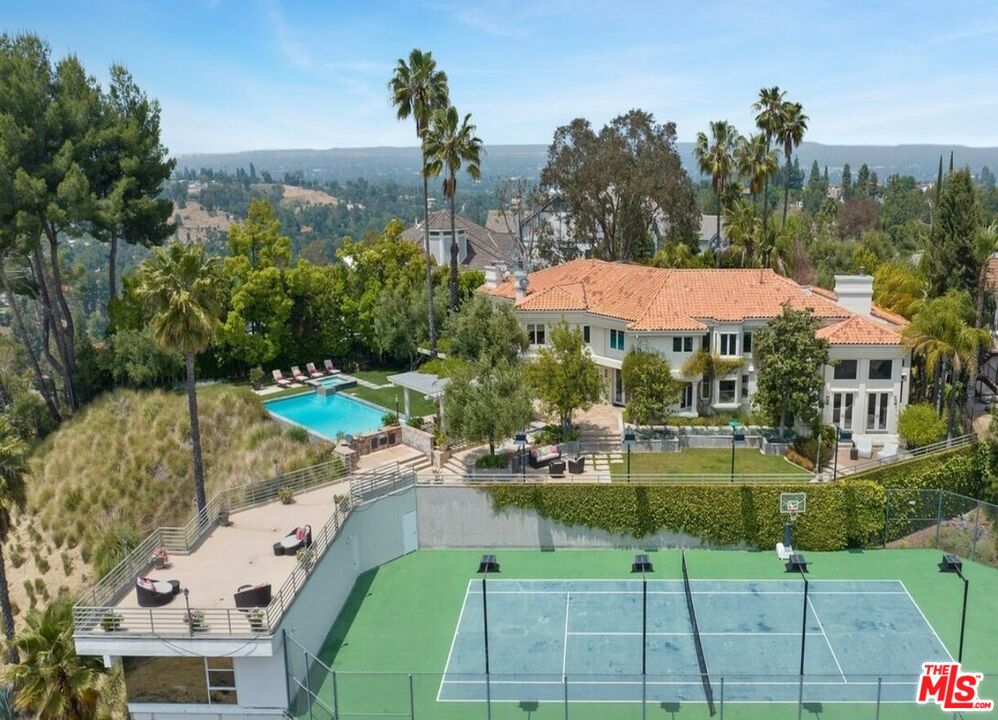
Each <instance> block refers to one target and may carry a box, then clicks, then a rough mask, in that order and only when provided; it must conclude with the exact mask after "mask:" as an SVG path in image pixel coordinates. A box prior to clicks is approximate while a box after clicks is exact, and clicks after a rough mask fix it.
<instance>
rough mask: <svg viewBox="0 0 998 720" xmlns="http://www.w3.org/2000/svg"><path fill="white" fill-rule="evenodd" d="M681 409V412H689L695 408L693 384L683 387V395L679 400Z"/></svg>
mask: <svg viewBox="0 0 998 720" xmlns="http://www.w3.org/2000/svg"><path fill="white" fill-rule="evenodd" d="M679 407H680V409H681V410H689V409H690V408H691V407H693V383H686V384H685V385H683V391H682V395H681V396H680V399H679Z"/></svg>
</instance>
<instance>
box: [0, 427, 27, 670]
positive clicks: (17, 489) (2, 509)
mask: <svg viewBox="0 0 998 720" xmlns="http://www.w3.org/2000/svg"><path fill="white" fill-rule="evenodd" d="M27 453H28V447H27V445H25V444H24V442H23V441H22V440H21V438H19V437H18V436H17V434H16V433H15V432H14V429H13V427H11V424H10V422H9V421H8V420H7V419H6V418H0V608H2V609H3V631H4V635H6V636H7V641H8V643H9V644H8V647H7V651H8V656H9V658H10V662H12V663H16V662H17V661H18V657H17V648H15V647H14V645H13V640H14V612H13V610H12V609H11V607H10V588H9V587H8V585H7V566H6V564H5V560H4V555H3V545H4V543H6V542H7V538H8V537H9V536H10V531H11V527H12V519H11V515H12V514H13V511H15V510H22V509H24V501H25V490H24V470H25V459H26V457H27Z"/></svg>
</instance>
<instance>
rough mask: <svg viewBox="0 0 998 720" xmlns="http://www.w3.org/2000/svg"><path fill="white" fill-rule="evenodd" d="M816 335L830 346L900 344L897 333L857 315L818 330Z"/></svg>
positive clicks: (899, 337)
mask: <svg viewBox="0 0 998 720" xmlns="http://www.w3.org/2000/svg"><path fill="white" fill-rule="evenodd" d="M816 334H817V336H818V337H820V338H824V339H825V340H827V341H828V342H829V343H831V344H832V345H900V344H901V336H900V335H899V334H898V333H897V332H895V331H894V330H891V329H890V328H888V327H886V326H885V325H881V324H880V323H877V322H874V321H873V320H867V319H866V318H865V317H861V316H859V315H853V316H852V317H850V318H848V319H846V320H841V321H839V322H837V323H833V324H831V325H827V326H825V327H823V328H819V329H818V332H817V333H816Z"/></svg>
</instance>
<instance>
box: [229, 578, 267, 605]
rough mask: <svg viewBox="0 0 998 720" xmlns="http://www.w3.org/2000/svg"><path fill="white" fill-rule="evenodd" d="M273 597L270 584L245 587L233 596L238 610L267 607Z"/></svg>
mask: <svg viewBox="0 0 998 720" xmlns="http://www.w3.org/2000/svg"><path fill="white" fill-rule="evenodd" d="M272 597H273V596H272V594H271V590H270V583H261V584H260V585H243V586H241V587H240V588H239V589H238V590H236V594H235V595H233V598H234V599H235V601H236V607H237V608H258V607H267V606H268V605H270V600H271V598H272Z"/></svg>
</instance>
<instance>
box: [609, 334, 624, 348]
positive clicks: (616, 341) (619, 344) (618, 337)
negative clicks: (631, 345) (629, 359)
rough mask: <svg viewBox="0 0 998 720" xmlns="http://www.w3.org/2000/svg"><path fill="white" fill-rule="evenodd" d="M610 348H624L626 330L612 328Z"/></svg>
mask: <svg viewBox="0 0 998 720" xmlns="http://www.w3.org/2000/svg"><path fill="white" fill-rule="evenodd" d="M610 349H611V350H623V349H624V331H623V330H612V329H611V330H610Z"/></svg>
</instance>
